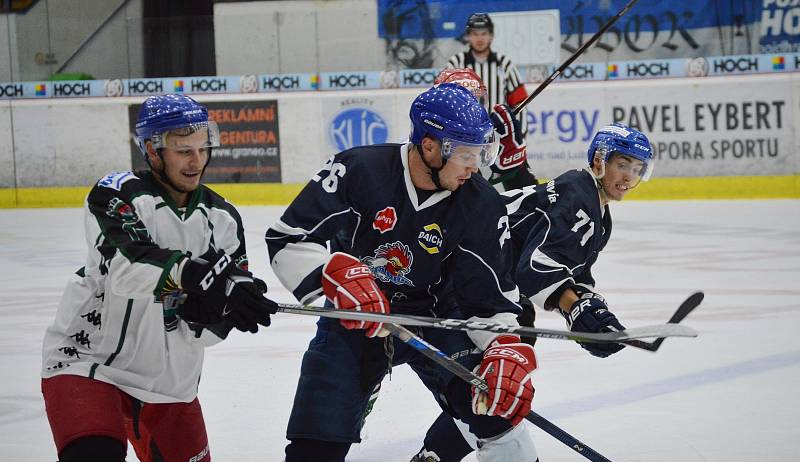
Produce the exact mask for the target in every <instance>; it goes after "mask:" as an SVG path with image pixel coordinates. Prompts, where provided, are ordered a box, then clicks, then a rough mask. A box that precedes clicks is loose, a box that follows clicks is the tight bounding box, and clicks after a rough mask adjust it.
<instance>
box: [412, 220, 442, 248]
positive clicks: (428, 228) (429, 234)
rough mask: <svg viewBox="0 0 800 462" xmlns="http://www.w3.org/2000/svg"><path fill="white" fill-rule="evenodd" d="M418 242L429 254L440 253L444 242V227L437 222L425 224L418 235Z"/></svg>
mask: <svg viewBox="0 0 800 462" xmlns="http://www.w3.org/2000/svg"><path fill="white" fill-rule="evenodd" d="M417 242H418V243H419V246H420V247H422V248H423V249H425V251H426V252H428V253H429V254H431V255H433V254H437V253H439V251H440V250H441V248H442V243H443V242H444V238H443V236H442V229H441V228H440V227H439V225H438V224H436V223H431V224H429V225H425V226H423V227H422V231H420V232H419V235H417Z"/></svg>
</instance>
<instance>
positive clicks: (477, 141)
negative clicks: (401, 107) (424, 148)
mask: <svg viewBox="0 0 800 462" xmlns="http://www.w3.org/2000/svg"><path fill="white" fill-rule="evenodd" d="M409 117H410V118H411V136H410V139H411V142H412V143H414V144H416V145H418V144H420V143H421V142H422V139H423V138H424V137H425V136H429V137H432V138H434V139H436V140H438V141H440V142H441V143H442V158H443V159H444V160H447V161H453V162H456V163H458V164H461V165H466V166H469V167H487V166H489V165H492V164H493V163H494V160H495V158H496V157H497V152H498V149H499V146H500V145H499V141H498V139H497V137H496V136H495V133H494V126H493V125H492V121H491V119H490V118H489V114H487V113H486V109H484V108H483V106H482V105H481V104H480V103H479V102H478V100H477V99H475V97H474V96H472V93H470V91H469V90H467V89H466V88H464V87H462V86H461V85H458V84H454V83H442V84H439V85H435V86H434V87H432V88H430V89H429V90H427V91H425V92H423V93H422V94H420V95H419V96H417V97H416V99H414V102H413V103H411V111H410V112H409Z"/></svg>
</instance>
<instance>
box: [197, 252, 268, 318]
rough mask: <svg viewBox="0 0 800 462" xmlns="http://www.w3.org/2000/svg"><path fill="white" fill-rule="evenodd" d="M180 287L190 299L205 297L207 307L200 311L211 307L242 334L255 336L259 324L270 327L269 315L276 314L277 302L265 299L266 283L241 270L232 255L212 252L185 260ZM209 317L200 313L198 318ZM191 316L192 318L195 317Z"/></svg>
mask: <svg viewBox="0 0 800 462" xmlns="http://www.w3.org/2000/svg"><path fill="white" fill-rule="evenodd" d="M181 288H183V290H184V291H186V292H187V293H188V294H189V296H190V297H191V296H192V295H195V296H198V295H199V296H201V297H202V298H203V302H204V306H205V307H206V308H203V309H201V310H198V311H201V312H202V311H206V310H207V309H209V308H210V309H211V311H212V312H213V311H215V312H216V313H218V315H219V316H220V317H221V318H224V319H228V320H230V321H231V323H232V324H233V325H234V327H236V328H237V329H239V330H240V331H242V332H252V333H256V332H258V325H259V324H261V325H262V326H269V324H270V318H269V315H270V314H275V313H276V312H277V305H276V304H275V302H273V301H272V300H269V299H267V298H265V297H264V293H265V292H266V291H267V284H266V283H265V282H264V281H262V280H260V279H258V278H255V277H253V274H252V273H250V272H249V271H245V270H243V269H241V268H238V267H237V266H236V265H235V264H234V263H233V260H232V259H231V257H230V255H227V254H226V253H225V252H223V251H221V250H216V251H215V250H209V251H208V252H206V253H205V254H203V255H202V256H201V257H200V258H198V259H196V260H188V261H186V263H184V265H183V271H182V273H181ZM195 306H197V305H195ZM190 308H191V305H190V306H187V307H186V309H185V310H184V312H186V311H188V310H189V309H190ZM185 314H186V313H184V315H185ZM207 315H208V313H206V314H201V313H197V314H196V315H195V316H197V317H205V316H207ZM182 316H183V315H182ZM188 316H189V317H190V318H191V317H192V316H193V315H191V314H189V315H188ZM184 319H186V318H184ZM187 320H189V319H187ZM193 322H197V321H193Z"/></svg>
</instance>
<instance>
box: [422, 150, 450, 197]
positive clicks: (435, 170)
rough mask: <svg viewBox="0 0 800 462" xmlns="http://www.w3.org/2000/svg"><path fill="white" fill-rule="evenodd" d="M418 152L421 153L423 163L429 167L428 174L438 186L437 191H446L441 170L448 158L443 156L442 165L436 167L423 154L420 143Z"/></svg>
mask: <svg viewBox="0 0 800 462" xmlns="http://www.w3.org/2000/svg"><path fill="white" fill-rule="evenodd" d="M417 152H418V153H419V158H420V159H422V163H423V164H425V166H426V167H428V170H430V171H429V172H428V175H430V177H431V181H433V185H434V186H436V191H444V190H445V188H444V187H443V186H442V183H441V181H440V180H439V172H440V171H441V170H442V169H443V168H444V166H445V165H446V164H447V159H445V158H442V166H441V167H434V166H432V165H431V164H429V163H428V161H427V160H425V156H424V155H423V154H422V146H421V145H420V146H419V147H418V148H417Z"/></svg>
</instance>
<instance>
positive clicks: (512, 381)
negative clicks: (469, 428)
mask: <svg viewBox="0 0 800 462" xmlns="http://www.w3.org/2000/svg"><path fill="white" fill-rule="evenodd" d="M535 369H536V354H534V352H533V347H532V346H530V345H528V344H527V343H521V342H520V339H519V337H517V336H516V335H500V336H498V337H497V338H496V339H495V340H494V341H493V342H492V343H491V345H490V346H489V348H487V349H486V351H484V352H483V361H481V364H480V365H479V366H478V370H477V372H476V373H477V374H478V375H479V376H480V377H481V378H482V379H483V380H485V381H486V385H488V386H489V391H488V393H486V394H485V393H483V392H479V391H478V389H477V388H475V387H472V412H474V413H475V414H479V415H494V416H500V417H503V418H505V419H508V420H510V421H511V424H512V425H517V424H518V423H520V422H521V421H522V419H524V418H525V416H527V415H528V414H529V413H530V412H531V402H532V401H533V393H534V391H535V390H534V388H533V380H532V379H531V374H532V373H533V371H534V370H535Z"/></svg>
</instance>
